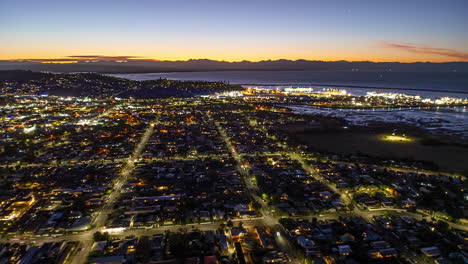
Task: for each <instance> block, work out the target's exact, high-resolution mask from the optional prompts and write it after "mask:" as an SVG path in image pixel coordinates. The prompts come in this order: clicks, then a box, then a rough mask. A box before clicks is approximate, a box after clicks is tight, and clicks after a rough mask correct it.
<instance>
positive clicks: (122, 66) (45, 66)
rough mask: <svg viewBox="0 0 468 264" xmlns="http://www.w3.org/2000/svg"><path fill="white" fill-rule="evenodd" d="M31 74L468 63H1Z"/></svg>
mask: <svg viewBox="0 0 468 264" xmlns="http://www.w3.org/2000/svg"><path fill="white" fill-rule="evenodd" d="M15 69H16V70H32V71H51V72H99V73H150V72H177V71H259V70H262V71H280V70H286V71H289V70H295V71H302V70H314V71H327V70H353V69H359V70H361V71H362V70H384V71H387V70H392V71H406V72H414V71H433V72H447V71H458V72H468V62H446V63H431V62H416V63H400V62H370V61H354V62H350V61H309V60H266V61H259V62H251V61H240V62H226V61H215V60H207V59H200V60H187V61H154V60H129V61H127V62H116V61H95V62H84V61H83V62H77V63H66V64H61V63H41V62H37V61H0V70H15Z"/></svg>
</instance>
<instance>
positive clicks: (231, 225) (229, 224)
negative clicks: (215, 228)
mask: <svg viewBox="0 0 468 264" xmlns="http://www.w3.org/2000/svg"><path fill="white" fill-rule="evenodd" d="M227 226H228V227H229V228H232V227H233V226H234V223H233V222H232V221H231V219H229V220H228V221H227Z"/></svg>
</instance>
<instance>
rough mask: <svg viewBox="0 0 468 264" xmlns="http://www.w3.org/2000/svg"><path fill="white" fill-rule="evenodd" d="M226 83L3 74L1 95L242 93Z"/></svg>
mask: <svg viewBox="0 0 468 264" xmlns="http://www.w3.org/2000/svg"><path fill="white" fill-rule="evenodd" d="M241 89H242V87H240V86H239V85H231V84H229V83H224V82H206V81H175V80H168V79H158V80H151V81H142V82H140V81H131V80H127V79H122V78H116V77H111V76H105V75H100V74H96V73H60V74H56V73H43V72H32V71H21V70H14V71H0V92H1V94H49V95H58V96H94V97H109V96H118V97H123V98H125V97H135V98H161V97H189V96H194V95H200V94H211V93H215V92H220V91H232V90H241Z"/></svg>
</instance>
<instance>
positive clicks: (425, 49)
mask: <svg viewBox="0 0 468 264" xmlns="http://www.w3.org/2000/svg"><path fill="white" fill-rule="evenodd" d="M378 46H379V47H381V48H388V49H397V50H403V51H406V52H411V53H417V54H426V55H441V56H445V57H450V58H456V59H459V60H463V61H466V60H468V53H466V52H461V51H458V50H453V49H444V48H435V47H432V46H429V45H423V44H417V43H408V42H395V41H380V42H379V43H378Z"/></svg>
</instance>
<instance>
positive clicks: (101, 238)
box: [93, 231, 109, 241]
mask: <svg viewBox="0 0 468 264" xmlns="http://www.w3.org/2000/svg"><path fill="white" fill-rule="evenodd" d="M93 240H94V241H107V240H109V234H108V233H101V232H99V231H98V232H95V233H94V234H93Z"/></svg>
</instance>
